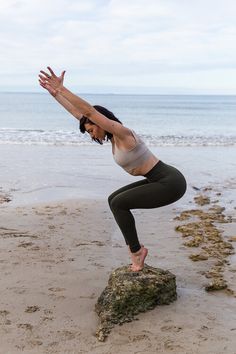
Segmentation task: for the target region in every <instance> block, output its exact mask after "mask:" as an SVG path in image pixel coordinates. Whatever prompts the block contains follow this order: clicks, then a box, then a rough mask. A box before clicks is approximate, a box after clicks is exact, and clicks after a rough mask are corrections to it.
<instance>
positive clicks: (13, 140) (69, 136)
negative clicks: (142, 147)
mask: <svg viewBox="0 0 236 354" xmlns="http://www.w3.org/2000/svg"><path fill="white" fill-rule="evenodd" d="M139 135H140V137H141V138H142V139H143V140H144V141H145V142H146V144H147V145H148V146H236V136H235V135H230V136H229V135H194V134H191V135H190V134H189V135H188V134H185V135H178V134H176V135H175V134H173V135H151V134H139ZM0 144H19V145H61V146H63V145H73V146H80V145H91V144H94V142H93V141H92V140H91V139H90V138H89V136H88V135H86V134H85V135H83V134H81V133H80V132H79V131H64V130H57V131H55V130H52V131H50V130H47V131H46V130H41V129H40V130H39V129H38V130H33V129H28V130H27V129H7V128H5V129H0ZM105 144H106V143H105Z"/></svg>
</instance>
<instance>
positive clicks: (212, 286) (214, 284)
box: [205, 278, 227, 291]
mask: <svg viewBox="0 0 236 354" xmlns="http://www.w3.org/2000/svg"><path fill="white" fill-rule="evenodd" d="M226 288H227V283H226V281H225V280H224V279H222V278H214V279H213V280H212V281H211V282H210V283H209V284H207V285H206V286H205V290H206V291H214V290H223V289H226Z"/></svg>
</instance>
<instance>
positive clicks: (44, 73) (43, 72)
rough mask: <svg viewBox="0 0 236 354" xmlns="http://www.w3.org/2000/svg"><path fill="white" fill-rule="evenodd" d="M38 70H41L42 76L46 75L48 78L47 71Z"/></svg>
mask: <svg viewBox="0 0 236 354" xmlns="http://www.w3.org/2000/svg"><path fill="white" fill-rule="evenodd" d="M40 72H41V73H42V74H43V75H44V76H46V77H47V78H50V75H48V73H46V72H45V71H43V70H40Z"/></svg>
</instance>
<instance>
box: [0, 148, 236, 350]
mask: <svg viewBox="0 0 236 354" xmlns="http://www.w3.org/2000/svg"><path fill="white" fill-rule="evenodd" d="M152 151H153V152H154V153H156V154H157V156H159V157H160V158H161V159H162V160H163V161H164V162H166V163H168V164H172V165H174V166H175V167H177V168H179V169H180V170H181V171H182V172H183V173H184V175H185V176H186V179H187V182H188V190H187V192H186V194H185V196H184V197H183V198H182V199H181V200H180V201H178V202H176V203H174V204H172V205H169V206H166V207H163V208H160V209H151V210H135V211H134V215H135V218H136V225H137V230H138V233H139V235H140V240H141V241H142V242H143V243H144V244H145V246H146V247H147V248H148V249H149V255H148V258H147V259H146V263H147V264H148V265H151V266H154V267H160V268H162V269H166V270H169V271H171V272H172V273H173V274H175V275H176V283H177V295H178V297H177V300H176V301H175V302H174V303H172V304H170V305H168V306H157V307H156V308H155V309H154V310H152V311H149V312H146V313H142V314H140V315H138V316H137V318H138V320H137V321H134V322H132V323H126V324H124V325H122V326H117V327H115V328H114V329H113V330H112V332H111V334H110V335H109V337H108V338H107V340H106V341H105V342H104V343H101V342H99V341H98V340H97V338H96V336H95V333H96V328H97V325H98V322H99V321H98V317H97V315H96V313H95V311H94V306H95V303H96V301H97V298H98V297H99V295H100V294H101V292H102V291H103V289H104V288H105V286H106V285H107V281H108V277H109V275H110V273H111V271H112V270H114V269H116V268H117V267H120V266H123V265H126V264H128V263H129V258H128V252H127V248H126V246H125V243H124V240H123V238H122V235H121V233H120V231H119V230H118V227H117V225H116V223H115V221H114V219H113V216H112V214H111V212H110V210H109V207H108V203H107V197H108V195H109V194H110V193H111V192H112V191H113V190H115V189H117V188H119V187H121V186H123V185H125V184H128V183H131V182H133V181H134V180H137V179H139V178H140V177H132V176H130V175H128V174H126V173H125V172H124V171H123V170H122V169H120V168H119V166H116V165H115V164H114V162H113V160H112V156H111V153H110V147H109V146H102V147H99V146H83V147H72V146H42V145H40V146H39V145H35V146H34V145H31V146H27V145H2V146H1V157H2V159H1V168H2V179H1V186H0V187H1V190H0V194H1V196H2V198H1V199H0V200H1V205H0V213H1V225H0V234H1V238H0V242H1V248H0V249H1V257H0V266H1V289H2V293H1V305H0V334H1V348H0V353H1V354H7V353H11V354H16V353H25V354H26V353H30V354H41V353H42V354H47V353H48V354H49V353H50V354H53V353H60V354H62V353H63V354H66V353H68V354H77V353H95V354H100V353H101V354H104V353H105V354H108V353H124V354H126V353H127V354H131V353H132V354H134V353H143V352H146V353H148V354H154V353H175V354H177V353H186V354H198V353H199V354H200V353H206V354H222V353H227V354H235V353H236V350H235V347H236V339H235V331H236V314H235V311H234V309H235V301H236V297H235V294H236V286H235V284H236V259H235V255H233V254H232V255H229V256H227V257H226V258H227V264H225V267H224V277H225V279H226V281H227V283H228V287H229V289H230V291H228V292H227V291H224V290H221V291H213V292H206V290H205V285H206V282H207V279H206V277H205V276H204V273H205V272H207V271H208V270H209V267H210V266H211V265H212V263H214V262H215V260H214V259H211V258H209V259H208V260H205V261H201V262H193V261H192V260H191V259H190V258H189V255H190V254H191V253H193V250H192V249H191V248H189V247H186V246H184V240H183V237H182V236H181V234H180V233H178V232H176V230H175V227H176V226H177V225H179V221H178V220H176V217H178V216H179V215H180V214H181V212H183V211H186V210H192V209H199V206H198V205H196V203H195V202H194V197H196V196H197V195H199V194H202V193H203V194H206V195H208V196H209V197H210V199H211V203H212V204H211V206H212V205H219V206H221V207H224V208H225V211H224V213H225V215H226V216H227V217H230V218H231V222H229V223H225V224H224V223H223V224H217V227H218V228H219V229H220V230H221V231H222V235H223V237H224V238H225V240H228V239H229V238H230V237H233V236H236V235H235V190H236V183H235V159H234V156H235V147H229V146H228V147H220V146H218V147H198V148H196V147H154V148H152ZM204 190H205V191H204ZM4 196H5V199H4ZM8 199H11V201H8ZM216 199H217V201H216ZM232 245H233V246H234V245H235V242H232ZM194 251H196V250H194Z"/></svg>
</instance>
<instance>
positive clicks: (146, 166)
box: [129, 155, 159, 176]
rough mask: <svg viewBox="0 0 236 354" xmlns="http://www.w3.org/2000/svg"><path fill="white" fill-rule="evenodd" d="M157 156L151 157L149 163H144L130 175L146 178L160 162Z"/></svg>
mask: <svg viewBox="0 0 236 354" xmlns="http://www.w3.org/2000/svg"><path fill="white" fill-rule="evenodd" d="M158 161H159V160H158V158H157V157H156V156H154V155H153V156H151V157H150V158H149V159H148V160H147V161H145V162H144V164H142V165H141V166H138V167H136V168H133V169H132V170H131V171H129V173H130V174H131V175H133V176H144V175H146V174H147V173H148V172H149V171H150V170H151V169H152V168H153V167H154V166H155V165H156V164H157V162H158Z"/></svg>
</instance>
